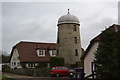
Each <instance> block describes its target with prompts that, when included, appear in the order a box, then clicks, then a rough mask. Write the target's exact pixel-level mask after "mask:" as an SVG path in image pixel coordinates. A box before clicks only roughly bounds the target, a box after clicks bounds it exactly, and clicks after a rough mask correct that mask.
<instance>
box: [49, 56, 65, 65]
mask: <svg viewBox="0 0 120 80" xmlns="http://www.w3.org/2000/svg"><path fill="white" fill-rule="evenodd" d="M50 66H51V67H55V66H64V58H61V57H51V58H50Z"/></svg>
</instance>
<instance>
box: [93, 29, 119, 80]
mask: <svg viewBox="0 0 120 80" xmlns="http://www.w3.org/2000/svg"><path fill="white" fill-rule="evenodd" d="M99 43H100V44H99V46H98V49H97V51H96V53H95V62H96V65H97V66H96V68H97V70H96V74H97V75H96V77H97V78H99V79H102V80H103V79H106V78H107V79H108V78H109V79H116V80H117V79H118V80H119V79H120V59H119V58H120V32H115V31H113V30H106V31H103V32H102V34H101V35H100V42H99Z"/></svg>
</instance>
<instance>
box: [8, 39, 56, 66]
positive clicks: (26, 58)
mask: <svg viewBox="0 0 120 80" xmlns="http://www.w3.org/2000/svg"><path fill="white" fill-rule="evenodd" d="M56 48H57V44H56V43H40V42H26V41H21V42H19V43H17V44H16V45H15V46H13V48H12V51H11V55H10V68H35V67H36V66H38V64H39V63H41V62H46V63H48V66H49V61H50V57H54V56H56Z"/></svg>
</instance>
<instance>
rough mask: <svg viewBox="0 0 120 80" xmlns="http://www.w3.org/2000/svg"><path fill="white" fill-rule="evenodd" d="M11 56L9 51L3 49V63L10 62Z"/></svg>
mask: <svg viewBox="0 0 120 80" xmlns="http://www.w3.org/2000/svg"><path fill="white" fill-rule="evenodd" d="M9 59H10V56H9V55H8V54H7V52H4V51H2V63H9Z"/></svg>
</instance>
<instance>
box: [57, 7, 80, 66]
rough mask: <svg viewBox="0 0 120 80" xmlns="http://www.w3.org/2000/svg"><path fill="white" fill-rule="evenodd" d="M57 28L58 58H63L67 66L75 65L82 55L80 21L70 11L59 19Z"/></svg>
mask: <svg viewBox="0 0 120 80" xmlns="http://www.w3.org/2000/svg"><path fill="white" fill-rule="evenodd" d="M57 26H58V34H57V44H58V48H57V51H58V56H59V57H63V58H64V60H65V64H67V65H69V64H75V63H76V62H78V61H80V57H81V54H82V50H81V40H80V31H79V26H80V23H79V19H78V18H77V17H76V16H74V15H71V14H70V12H69V9H68V13H67V14H66V15H63V16H61V17H60V18H59V19H58V24H57Z"/></svg>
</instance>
